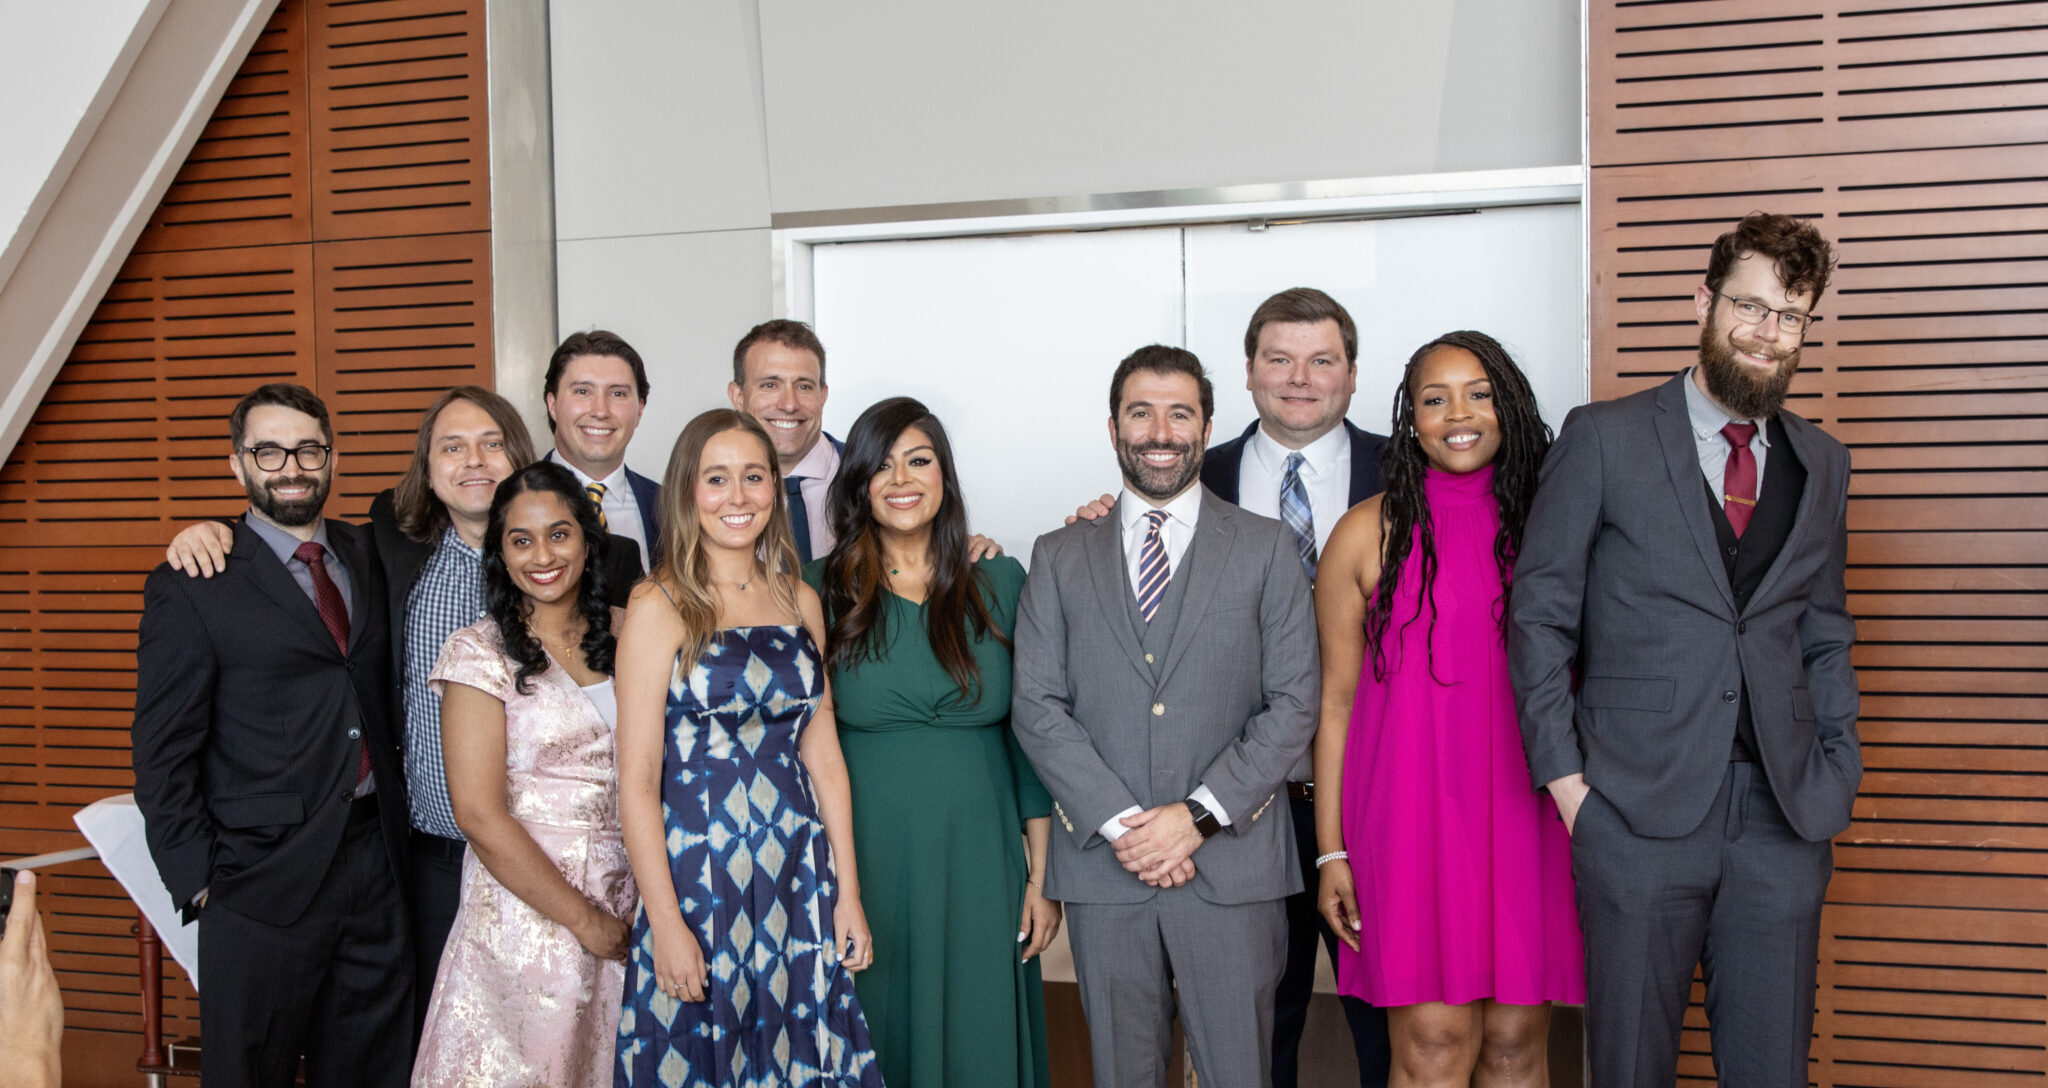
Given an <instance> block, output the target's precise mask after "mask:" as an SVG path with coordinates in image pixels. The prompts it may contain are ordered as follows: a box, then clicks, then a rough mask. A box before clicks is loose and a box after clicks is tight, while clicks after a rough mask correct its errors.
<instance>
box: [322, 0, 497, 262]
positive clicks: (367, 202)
mask: <svg viewBox="0 0 2048 1088" xmlns="http://www.w3.org/2000/svg"><path fill="white" fill-rule="evenodd" d="M311 41H312V50H311V52H312V72H313V86H314V89H315V97H316V99H317V104H316V107H315V109H314V112H313V151H314V159H315V163H314V194H313V217H314V219H313V231H314V236H315V237H317V238H320V239H323V240H325V239H329V238H381V237H390V236H393V235H401V234H440V233H444V232H447V231H461V230H467V231H487V230H489V229H491V209H490V199H489V197H490V165H491V164H490V154H489V145H488V139H487V137H488V132H489V130H488V127H487V124H486V122H487V116H486V113H485V109H484V105H485V95H486V91H487V88H486V86H485V82H484V19H483V2H482V0H475V2H473V3H466V4H465V3H458V2H455V0H449V2H447V3H441V4H431V3H420V2H419V0H360V2H357V3H351V4H329V5H325V6H323V7H322V9H321V10H320V11H319V12H318V13H317V14H316V15H315V17H314V19H313V22H312V27H311Z"/></svg>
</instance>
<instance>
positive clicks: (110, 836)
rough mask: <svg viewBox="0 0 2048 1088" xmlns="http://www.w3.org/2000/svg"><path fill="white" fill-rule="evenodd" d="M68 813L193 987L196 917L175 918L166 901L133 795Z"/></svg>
mask: <svg viewBox="0 0 2048 1088" xmlns="http://www.w3.org/2000/svg"><path fill="white" fill-rule="evenodd" d="M72 819H73V820H75V821H76V822H77V824H78V830H80V831H82V832H84V833H85V841H87V842H89V843H91V844H92V845H93V848H94V849H96V850H98V851H99V852H100V861H101V862H103V863H104V864H105V865H106V867H107V871H108V872H110V873H112V874H114V879H115V880H117V881H120V883H121V887H122V889H123V890H125V891H126V892H127V893H128V898H130V899H133V900H134V901H135V905H136V906H138V907H140V908H142V913H143V915H144V916H145V917H147V918H148V919H149V924H150V925H153V926H155V927H156V932H157V936H159V937H162V938H163V942H164V949H165V950H166V951H168V952H169V953H170V954H171V958H172V959H174V960H176V961H177V962H178V966H180V967H183V968H184V969H185V976H186V977H187V978H190V979H191V980H192V988H193V989H195V990H196V989H198V988H199V923H198V922H192V923H190V924H187V923H185V922H181V921H179V920H178V908H177V907H175V906H172V905H171V893H170V891H169V889H167V888H165V887H164V879H163V877H162V876H159V875H158V874H157V871H156V861H155V859H153V858H151V857H150V856H149V844H148V842H147V841H145V840H144V839H143V837H142V810H141V809H139V808H136V807H135V795H134V794H132V793H124V794H120V795H119V796H115V797H105V798H101V799H100V800H98V801H94V802H93V803H92V804H90V805H87V806H85V807H84V808H82V809H80V810H79V811H78V815H77V816H75V817H73V818H72Z"/></svg>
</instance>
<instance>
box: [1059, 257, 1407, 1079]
mask: <svg viewBox="0 0 2048 1088" xmlns="http://www.w3.org/2000/svg"><path fill="white" fill-rule="evenodd" d="M1244 372H1245V388H1246V389H1248V390H1250V391H1251V394H1252V404H1253V405H1254V406H1255V407H1256V408H1257V409H1258V412H1259V418H1258V422H1256V423H1253V424H1252V425H1250V426H1248V427H1246V428H1245V429H1244V433H1242V434H1240V435H1238V436H1237V437H1236V438H1233V439H1231V440H1229V441H1228V442H1221V443H1218V444H1217V445H1215V446H1212V447H1210V448H1209V451H1208V452H1207V453H1205V454H1204V455H1203V456H1202V485H1203V486H1204V487H1207V488H1208V489H1209V490H1210V491H1211V492H1213V493H1214V494H1215V495H1216V497H1217V498H1219V499H1222V500H1223V501H1225V502H1229V503H1234V504H1236V505H1238V506H1241V507H1243V508H1244V509H1246V510H1249V511H1251V512H1252V513H1254V514H1262V515H1264V516H1266V517H1270V518H1277V519H1279V520H1280V521H1282V522H1285V523H1286V525H1287V527H1288V529H1289V531H1290V532H1292V533H1293V535H1294V539H1295V543H1296V549H1297V551H1299V553H1300V555H1301V563H1302V567H1303V568H1304V569H1305V570H1306V571H1307V572H1308V576H1309V578H1310V580H1311V581H1313V580H1314V578H1315V570H1316V561H1317V559H1318V557H1320V556H1321V554H1322V546H1323V544H1324V543H1325V542H1327V541H1328V540H1329V539H1330V530H1332V529H1334V528H1336V526H1337V519H1338V518H1339V517H1342V516H1343V514H1344V512H1345V511H1346V510H1349V509H1350V508H1351V507H1353V506H1355V505H1357V504H1358V503H1360V502H1363V501H1365V500H1366V499H1368V498H1371V497H1372V496H1374V495H1377V494H1379V493H1380V492H1381V491H1382V490H1384V488H1383V487H1382V486H1381V484H1380V453H1381V451H1382V450H1384V449H1385V448H1386V444H1387V440H1386V438H1385V437H1383V436H1381V435H1377V434H1373V433H1372V432H1371V431H1367V430H1365V429H1363V428H1361V427H1358V426H1355V425H1354V424H1352V422H1351V421H1350V420H1348V419H1346V418H1345V413H1347V412H1349V411H1350V410H1351V396H1352V394H1353V393H1354V392H1356V391H1357V388H1358V326H1357V325H1356V324H1355V323H1353V322H1352V320H1351V314H1350V313H1349V312H1347V311H1346V310H1345V309H1344V307H1343V306H1342V305H1341V304H1340V303H1338V302H1337V300H1336V299H1334V298H1331V297H1330V296H1329V295H1328V294H1327V293H1325V292H1322V291H1319V290H1316V289H1315V288H1313V287H1294V288H1289V289H1288V290H1285V291H1282V292H1280V293H1279V294H1276V295H1274V296H1273V297H1271V298H1268V299H1267V300H1266V301H1264V302H1262V303H1260V304H1259V307H1258V309H1256V310H1254V311H1252V318H1251V321H1250V322H1249V323H1247V325H1246V326H1245V331H1244ZM1112 501H1113V500H1111V498H1110V496H1108V495H1104V496H1103V497H1102V498H1100V499H1098V500H1096V501H1095V502H1094V503H1091V504H1089V505H1087V506H1084V507H1082V508H1081V509H1080V510H1078V511H1076V516H1077V517H1081V518H1090V519H1093V518H1098V517H1101V516H1103V515H1104V514H1106V513H1108V512H1109V506H1110V503H1111V502H1112ZM1309 776H1310V761H1309V757H1308V755H1307V754H1306V753H1304V754H1303V755H1302V757H1301V759H1300V760H1299V761H1298V762H1297V763H1296V764H1295V766H1294V769H1293V771H1292V773H1290V774H1289V776H1288V784H1287V795H1288V805H1289V807H1290V808H1292V809H1293V817H1294V837H1295V841H1294V845H1295V853H1296V856H1297V859H1298V864H1299V867H1300V871H1301V878H1302V883H1303V885H1304V890H1302V891H1300V892H1297V893H1295V894H1294V895H1291V896H1289V897H1288V899H1287V968H1286V971H1285V973H1283V974H1282V975H1281V977H1280V987H1279V990H1278V991H1277V992H1276V994H1275V996H1274V1009H1273V1086H1274V1088H1294V1086H1295V1084H1296V1081H1297V1078H1298V1076H1299V1069H1300V1062H1299V1057H1298V1055H1299V1051H1300V1047H1301V1033H1302V1029H1303V1028H1304V1027H1306V1026H1307V1024H1308V1004H1309V998H1310V997H1311V996H1312V994H1313V991H1314V987H1315V976H1316V940H1317V937H1318V935H1320V937H1321V939H1322V942H1323V944H1324V945H1325V946H1326V947H1327V948H1328V950H1329V954H1330V958H1331V961H1332V962H1333V963H1334V962H1335V960H1336V957H1337V937H1336V935H1335V934H1333V933H1331V932H1330V929H1329V927H1328V926H1326V925H1324V924H1323V920H1322V916H1321V915H1320V914H1319V913H1318V912H1317V910H1316V901H1315V897H1316V868H1315V858H1316V820H1315V784H1314V783H1313V782H1311V781H1310V778H1309ZM1329 787H1330V788H1331V789H1336V788H1338V784H1337V783H1334V782H1333V783H1329ZM1342 1001H1343V1008H1344V1018H1345V1020H1346V1021H1347V1023H1348V1024H1349V1026H1350V1028H1351V1042H1352V1047H1353V1050H1354V1051H1355V1052H1356V1053H1357V1055H1358V1079H1359V1084H1360V1085H1362V1086H1363V1088H1385V1085H1386V1083H1387V1077H1388V1075H1389V1072H1390V1067H1391V1065H1392V1062H1393V1049H1392V1046H1391V1044H1390V1043H1389V1041H1388V1039H1387V1013H1386V1010H1385V1009H1377V1008H1374V1007H1372V1006H1371V1005H1368V1004H1366V1003H1365V1002H1363V1001H1360V1000H1358V999H1357V998H1354V997H1345V998H1343V999H1342Z"/></svg>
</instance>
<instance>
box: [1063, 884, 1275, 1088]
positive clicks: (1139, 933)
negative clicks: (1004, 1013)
mask: <svg viewBox="0 0 2048 1088" xmlns="http://www.w3.org/2000/svg"><path fill="white" fill-rule="evenodd" d="M1067 940H1068V941H1069V943H1070V944H1071V945H1072V947H1073V950H1074V975H1075V979H1076V981H1078V982H1079V983H1080V989H1081V1011H1082V1012H1083V1013H1085V1014H1086V1015H1087V1018H1088V1043H1089V1048H1090V1051H1091V1053H1092V1055H1093V1057H1094V1070H1095V1083H1096V1085H1097V1086H1098V1088H1165V1085H1166V1063H1167V1060H1168V1058H1169V1057H1170V1055H1169V1053H1168V1051H1169V1048H1170V1047H1171V1046H1172V1040H1173V1013H1174V993H1175V991H1176V990H1178V992H1179V996H1180V1017H1181V1028H1182V1030H1183V1031H1184V1032H1185V1033H1186V1035H1187V1040H1188V1050H1189V1052H1190V1053H1191V1054H1192V1056H1193V1058H1194V1062H1195V1073H1196V1074H1197V1075H1198V1076H1199V1077H1200V1078H1201V1081H1202V1086H1203V1088H1265V1086H1266V1085H1268V1084H1270V1083H1271V1079H1270V1078H1271V1075H1272V1042H1271V1040H1272V1038H1273V991H1274V989H1275V988H1276V987H1278V986H1279V984H1280V972H1281V971H1282V970H1283V969H1284V968H1285V967H1286V966H1287V905H1286V901H1285V900H1283V899H1273V900H1268V901H1266V902H1262V903H1245V904H1241V905H1238V906H1220V905H1218V904H1215V903H1211V902H1209V901H1207V900H1205V899H1203V898H1201V897H1200V896H1198V895H1196V894H1195V893H1194V891H1193V890H1192V889H1191V888H1188V887H1186V886H1183V887H1179V888H1172V889H1168V890H1164V891H1161V892H1160V893H1159V894H1158V895H1155V896H1153V897H1152V898H1151V899H1149V900H1147V901H1145V902H1143V903H1129V904H1124V903H1068V904H1067Z"/></svg>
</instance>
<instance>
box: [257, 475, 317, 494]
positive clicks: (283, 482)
mask: <svg viewBox="0 0 2048 1088" xmlns="http://www.w3.org/2000/svg"><path fill="white" fill-rule="evenodd" d="M318 486H320V481H318V480H316V479H314V478H313V477H311V476H303V475H302V476H279V477H276V478H274V479H269V480H265V481H263V490H265V491H276V490H277V489H278V488H280V487H318Z"/></svg>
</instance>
